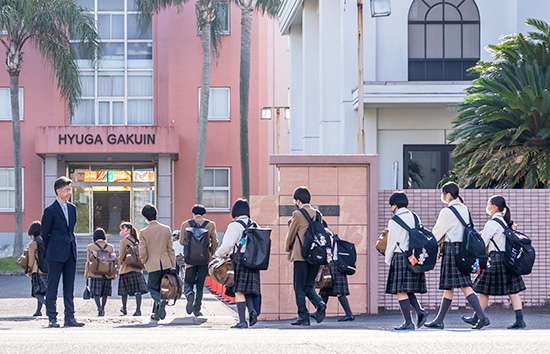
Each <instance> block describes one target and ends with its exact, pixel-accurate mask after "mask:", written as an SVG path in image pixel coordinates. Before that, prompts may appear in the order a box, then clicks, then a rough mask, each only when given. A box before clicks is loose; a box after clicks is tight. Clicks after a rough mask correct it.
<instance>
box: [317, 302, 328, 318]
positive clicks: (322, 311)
mask: <svg viewBox="0 0 550 354" xmlns="http://www.w3.org/2000/svg"><path fill="white" fill-rule="evenodd" d="M326 310H327V304H325V303H324V302H321V303H320V304H319V306H318V307H317V311H315V320H316V321H317V323H321V322H323V320H324V319H325V315H326Z"/></svg>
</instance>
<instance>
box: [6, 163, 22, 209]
mask: <svg viewBox="0 0 550 354" xmlns="http://www.w3.org/2000/svg"><path fill="white" fill-rule="evenodd" d="M14 172H15V169H14V168H9V167H8V168H6V167H2V168H0V212H13V211H15V173H14ZM23 172H24V171H23ZM23 180H25V179H24V178H23ZM23 195H24V194H23ZM23 200H25V198H23Z"/></svg>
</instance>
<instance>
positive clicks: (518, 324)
mask: <svg viewBox="0 0 550 354" xmlns="http://www.w3.org/2000/svg"><path fill="white" fill-rule="evenodd" d="M525 327H527V324H526V323H525V321H521V322H514V323H513V324H511V325H510V326H508V327H506V328H507V329H522V328H525Z"/></svg>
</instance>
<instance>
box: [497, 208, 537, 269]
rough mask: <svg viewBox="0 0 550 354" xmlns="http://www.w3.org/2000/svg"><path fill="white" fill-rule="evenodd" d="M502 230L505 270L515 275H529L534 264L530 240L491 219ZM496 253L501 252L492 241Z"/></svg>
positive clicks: (499, 221) (533, 253)
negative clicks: (504, 239)
mask: <svg viewBox="0 0 550 354" xmlns="http://www.w3.org/2000/svg"><path fill="white" fill-rule="evenodd" d="M492 220H494V221H496V222H498V223H499V224H500V226H502V227H503V228H504V236H506V251H505V252H504V265H505V266H506V269H508V270H509V271H510V272H512V273H515V274H517V275H527V274H531V271H532V270H533V265H534V264H535V249H534V248H533V246H532V245H531V239H529V237H527V236H526V235H525V234H522V233H521V232H519V231H516V230H514V229H512V228H511V227H508V225H506V224H504V223H503V222H502V221H501V220H499V219H492ZM491 241H493V243H494V245H495V247H496V248H497V251H499V252H501V250H500V249H499V248H498V246H497V244H496V243H495V241H494V240H493V239H491Z"/></svg>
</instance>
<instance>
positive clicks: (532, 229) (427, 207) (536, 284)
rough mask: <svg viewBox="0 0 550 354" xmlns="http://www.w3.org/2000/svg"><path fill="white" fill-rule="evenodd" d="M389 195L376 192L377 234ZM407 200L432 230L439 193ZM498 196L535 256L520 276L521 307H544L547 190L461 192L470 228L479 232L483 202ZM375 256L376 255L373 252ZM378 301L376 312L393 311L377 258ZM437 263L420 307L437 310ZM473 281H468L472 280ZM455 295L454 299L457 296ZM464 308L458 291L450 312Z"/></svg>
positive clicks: (502, 301)
mask: <svg viewBox="0 0 550 354" xmlns="http://www.w3.org/2000/svg"><path fill="white" fill-rule="evenodd" d="M392 192H393V191H391V190H381V191H379V195H378V199H379V208H378V220H379V221H378V229H379V231H380V232H381V231H382V230H383V229H384V228H386V227H387V223H388V220H389V219H390V218H391V216H392V214H391V212H390V209H389V204H388V200H389V198H390V196H391V194H392ZM406 193H407V196H408V198H409V209H410V210H412V211H413V212H415V213H416V214H418V216H419V217H420V219H421V220H422V223H423V224H424V226H425V227H426V228H428V229H431V228H433V226H434V224H435V221H436V219H437V216H438V214H439V211H440V210H441V208H443V207H444V205H443V204H442V203H441V200H440V191H439V190H407V191H406ZM495 194H499V195H502V196H503V197H504V198H506V201H507V204H508V206H509V207H510V209H511V210H512V220H514V221H515V223H516V224H517V225H518V226H517V229H518V230H519V231H521V232H523V233H525V234H526V235H528V236H529V237H530V238H531V240H532V242H533V245H534V247H535V250H536V252H537V258H536V262H535V267H534V269H533V272H532V273H531V274H530V275H527V276H524V277H523V280H524V281H525V286H526V287H527V290H526V291H525V292H524V293H522V294H521V296H522V300H523V302H524V305H525V306H526V307H527V306H544V305H548V303H549V302H550V295H549V294H550V284H548V280H549V276H550V264H549V263H550V262H549V261H548V256H549V255H550V251H549V250H548V249H549V246H550V242H549V239H550V235H549V232H548V231H549V229H550V218H549V216H548V213H549V210H550V190H521V189H514V190H463V191H461V196H462V197H463V198H464V199H465V203H466V205H467V206H468V208H469V209H470V211H471V213H472V218H473V220H474V225H475V227H476V229H477V230H478V231H481V230H482V229H483V226H484V225H485V222H486V221H487V220H488V218H489V216H488V215H487V214H486V213H485V207H486V205H487V200H488V199H489V198H490V197H491V196H493V195H495ZM375 252H376V251H375ZM378 257H379V260H378V265H379V268H378V283H379V287H378V289H379V290H378V300H379V308H381V309H384V310H397V309H398V303H397V300H396V298H395V295H389V294H385V293H384V291H385V288H386V279H387V276H388V270H389V266H387V265H386V264H385V263H384V259H383V257H382V256H378ZM439 268H440V267H439V262H438V264H437V265H436V268H435V269H434V270H432V271H430V272H428V273H427V276H426V280H427V287H428V293H427V294H424V295H421V296H420V301H421V303H422V305H424V306H425V307H427V308H431V309H436V308H438V307H439V303H440V301H441V296H442V294H443V291H442V290H439ZM473 279H474V278H473V277H472V280H473ZM457 295H458V296H457ZM496 304H499V305H504V306H508V305H509V300H508V297H506V296H500V297H492V298H490V301H489V306H491V305H496ZM465 306H466V302H465V299H464V296H462V293H461V292H460V290H456V291H455V297H454V300H453V305H452V309H458V308H463V307H465Z"/></svg>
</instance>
